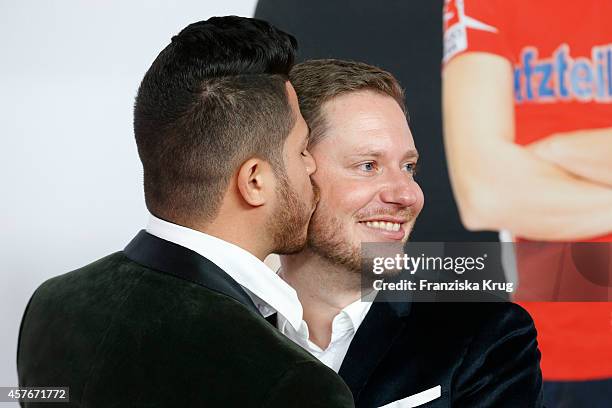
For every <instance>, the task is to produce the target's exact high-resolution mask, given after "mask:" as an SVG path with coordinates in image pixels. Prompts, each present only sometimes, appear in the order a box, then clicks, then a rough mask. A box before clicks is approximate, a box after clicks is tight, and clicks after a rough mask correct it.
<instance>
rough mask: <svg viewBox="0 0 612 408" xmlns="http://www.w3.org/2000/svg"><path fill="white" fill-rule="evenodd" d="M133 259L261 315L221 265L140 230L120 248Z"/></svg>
mask: <svg viewBox="0 0 612 408" xmlns="http://www.w3.org/2000/svg"><path fill="white" fill-rule="evenodd" d="M123 252H124V253H125V255H126V256H127V257H128V258H129V259H131V260H132V261H134V262H136V263H139V264H141V265H143V266H146V267H147V268H150V269H154V270H156V271H159V272H163V273H166V274H168V275H172V276H175V277H177V278H180V279H185V280H187V281H190V282H193V283H197V284H199V285H201V286H204V287H206V288H208V289H210V290H213V291H215V292H219V293H222V294H224V295H227V296H229V297H231V298H234V299H235V300H237V301H238V302H240V303H242V304H243V305H245V306H246V307H248V308H249V309H251V310H253V311H254V312H255V313H257V314H261V313H260V312H259V310H258V309H257V307H256V306H255V304H254V303H253V301H252V300H251V298H250V296H249V295H247V293H246V292H245V291H244V289H242V287H241V286H240V285H239V284H238V282H236V281H235V280H234V279H232V277H231V276H229V275H228V274H227V273H225V272H224V271H223V270H222V269H221V268H219V267H218V266H217V265H215V264H214V263H213V262H211V261H209V260H208V259H206V258H204V257H203V256H202V255H200V254H198V253H197V252H194V251H192V250H190V249H188V248H185V247H182V246H180V245H177V244H175V243H173V242H170V241H166V240H163V239H161V238H158V237H156V236H155V235H151V234H149V233H148V232H146V231H145V230H141V231H140V232H139V233H138V235H136V237H134V239H132V241H131V242H130V243H129V244H128V246H127V247H125V249H124V250H123Z"/></svg>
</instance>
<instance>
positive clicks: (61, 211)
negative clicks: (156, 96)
mask: <svg viewBox="0 0 612 408" xmlns="http://www.w3.org/2000/svg"><path fill="white" fill-rule="evenodd" d="M255 5H256V0H214V1H211V0H182V1H171V0H168V1H160V0H138V1H136V0H129V1H126V0H80V1H78V0H54V1H52V0H44V1H32V0H0V182H1V183H0V231H1V235H0V265H1V269H0V274H1V275H0V279H1V281H0V284H1V285H0V322H1V324H2V327H1V328H0V333H1V334H0V336H1V337H0V386H15V385H17V375H16V364H15V355H16V345H17V332H18V329H19V322H20V320H21V316H22V313H23V310H24V308H25V305H26V303H27V301H28V299H29V296H30V295H31V293H32V292H33V291H34V289H35V288H36V287H37V286H38V285H39V284H40V283H41V282H43V281H44V280H46V279H47V278H49V277H51V276H54V275H58V274H61V273H64V272H68V271H70V270H72V269H75V268H78V267H80V266H82V265H85V264H87V263H89V262H91V261H93V260H95V259H97V258H99V257H102V256H104V255H106V254H108V253H111V252H114V251H117V250H121V249H122V248H123V247H124V246H125V244H126V243H127V242H128V241H129V240H130V239H131V237H132V236H133V235H134V234H135V233H136V232H137V231H138V230H139V229H141V228H143V226H144V223H145V222H146V218H147V213H146V208H145V206H144V199H143V192H142V169H141V167H140V162H139V161H138V157H137V153H136V145H135V143H134V140H133V132H132V106H133V101H134V96H135V94H136V90H137V87H138V84H139V82H140V80H141V79H142V76H143V75H144V73H145V71H146V70H147V68H148V67H149V65H150V64H151V62H152V61H153V59H154V58H155V57H156V56H157V54H158V53H159V51H161V50H162V48H163V47H165V46H166V44H168V43H169V41H170V38H171V36H172V35H174V34H176V33H177V32H178V31H179V30H180V29H181V28H182V27H184V26H186V25H187V24H189V23H191V22H194V21H198V20H204V19H207V18H208V17H210V16H213V15H226V14H235V15H242V16H251V15H252V14H253V12H254V10H255Z"/></svg>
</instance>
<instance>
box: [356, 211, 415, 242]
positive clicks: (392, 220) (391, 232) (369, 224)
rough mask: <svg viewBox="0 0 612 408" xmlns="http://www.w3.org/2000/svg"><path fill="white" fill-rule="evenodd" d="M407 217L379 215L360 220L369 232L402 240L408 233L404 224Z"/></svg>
mask: <svg viewBox="0 0 612 408" xmlns="http://www.w3.org/2000/svg"><path fill="white" fill-rule="evenodd" d="M406 222H407V220H406V219H403V218H397V217H378V218H372V219H370V220H363V221H359V224H361V225H362V226H363V227H365V228H367V230H368V233H374V234H376V235H379V236H381V237H383V238H386V239H392V240H402V239H403V238H404V236H405V234H406V231H405V230H404V227H403V226H404V224H405V223H406Z"/></svg>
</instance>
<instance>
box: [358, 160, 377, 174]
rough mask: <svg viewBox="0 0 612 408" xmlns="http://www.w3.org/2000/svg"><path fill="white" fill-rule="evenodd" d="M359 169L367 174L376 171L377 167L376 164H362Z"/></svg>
mask: <svg viewBox="0 0 612 408" xmlns="http://www.w3.org/2000/svg"><path fill="white" fill-rule="evenodd" d="M359 169H360V170H363V171H367V172H372V171H374V170H376V165H375V164H374V162H366V163H361V164H360V165H359Z"/></svg>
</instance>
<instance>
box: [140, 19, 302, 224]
mask: <svg viewBox="0 0 612 408" xmlns="http://www.w3.org/2000/svg"><path fill="white" fill-rule="evenodd" d="M296 49H297V42H296V40H295V38H293V37H292V36H291V35H289V34H286V33H284V32H282V31H280V30H278V29H276V28H275V27H273V26H272V25H270V24H268V23H266V22H265V21H262V20H257V19H253V18H244V17H236V16H229V17H212V18H210V19H208V20H206V21H200V22H197V23H193V24H191V25H189V26H187V27H186V28H185V29H183V30H182V31H181V32H180V33H179V34H178V35H176V36H174V37H172V42H171V43H170V44H169V45H168V46H167V47H166V48H164V50H163V51H162V52H161V53H160V54H159V55H158V56H157V58H156V59H155V61H154V62H153V64H152V65H151V67H150V68H149V70H148V71H147V73H146V74H145V76H144V79H143V80H142V83H141V84H140V88H139V89H138V94H137V96H136V103H135V106H134V133H135V136H136V144H137V146H138V154H139V156H140V160H141V161H142V165H143V168H144V191H145V201H146V204H147V208H148V209H149V211H151V213H153V214H154V215H157V216H159V217H162V218H165V219H167V220H172V221H175V222H180V221H183V222H186V221H188V220H191V219H194V218H197V219H198V220H204V221H209V220H211V219H212V218H214V217H215V216H216V213H217V211H218V209H219V205H220V203H221V201H222V199H223V196H224V193H225V191H226V190H227V186H228V183H229V180H230V178H231V177H232V174H233V173H234V171H235V170H236V169H237V168H238V167H239V166H240V165H241V164H242V163H244V161H245V160H247V159H248V158H250V157H259V158H262V159H264V160H267V161H269V162H270V163H271V164H272V166H273V168H274V170H275V171H278V170H279V169H280V170H281V171H284V165H283V159H282V151H283V146H284V142H285V140H286V138H287V136H288V134H289V132H290V131H291V129H292V128H293V126H294V124H295V120H296V118H295V116H294V114H293V112H292V109H291V106H290V104H289V100H288V95H287V92H286V88H285V83H286V81H287V80H288V74H289V70H290V69H291V67H292V66H293V62H294V60H295V53H296Z"/></svg>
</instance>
